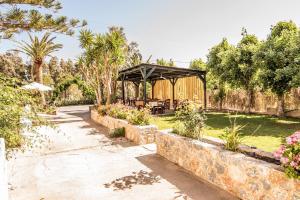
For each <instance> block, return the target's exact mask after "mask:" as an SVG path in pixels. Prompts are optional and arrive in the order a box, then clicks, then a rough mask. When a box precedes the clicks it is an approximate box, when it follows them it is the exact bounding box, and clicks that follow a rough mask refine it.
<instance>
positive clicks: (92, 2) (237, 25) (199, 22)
mask: <svg viewBox="0 0 300 200" xmlns="http://www.w3.org/2000/svg"><path fill="white" fill-rule="evenodd" d="M61 2H62V5H63V7H64V8H63V9H62V10H61V11H60V12H59V13H60V14H62V15H66V16H68V17H74V18H78V19H85V20H87V21H88V28H89V29H91V30H93V31H94V32H105V31H106V30H107V27H109V26H113V25H116V26H122V27H124V29H125V33H126V36H127V38H128V40H129V41H136V42H137V43H138V44H139V48H140V50H141V52H142V54H143V58H144V59H145V60H146V59H147V58H148V57H149V56H150V55H152V59H153V60H155V59H156V58H165V59H170V58H172V59H173V60H175V61H178V62H177V63H176V64H177V65H178V66H187V65H188V62H189V61H190V60H191V59H194V58H199V57H200V58H202V59H206V55H207V53H208V49H209V48H211V47H212V46H213V45H215V44H217V43H218V42H220V41H221V39H222V38H223V37H227V38H228V39H229V41H230V42H231V43H233V44H235V43H236V42H237V41H238V40H239V39H240V38H241V29H242V27H245V28H246V29H247V30H248V33H254V34H256V35H257V36H258V37H259V38H260V39H265V38H266V36H267V34H268V33H269V32H270V27H271V25H274V24H275V23H276V22H278V21H280V20H293V21H294V22H295V23H296V24H297V25H300V11H299V10H300V1H299V0H61ZM77 38H78V33H77V34H76V35H75V36H73V37H69V36H64V35H59V36H58V37H57V40H56V41H57V42H59V43H62V44H63V45H64V48H63V49H62V50H60V51H59V52H58V53H57V54H56V55H57V56H58V57H60V58H72V59H75V58H76V57H77V56H78V55H79V54H80V51H81V50H80V48H79V43H78V40H77ZM15 39H25V40H27V39H28V38H27V35H26V34H21V35H20V36H17V37H16V38H15ZM0 45H1V48H0V49H1V52H4V51H5V50H7V49H12V48H14V44H13V43H12V42H11V41H1V43H0Z"/></svg>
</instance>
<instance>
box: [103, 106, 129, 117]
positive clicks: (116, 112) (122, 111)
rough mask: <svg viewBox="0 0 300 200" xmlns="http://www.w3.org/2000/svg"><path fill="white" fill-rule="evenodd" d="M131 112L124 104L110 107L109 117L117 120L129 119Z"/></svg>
mask: <svg viewBox="0 0 300 200" xmlns="http://www.w3.org/2000/svg"><path fill="white" fill-rule="evenodd" d="M128 112H129V110H128V109H127V108H126V107H125V106H124V105H122V104H114V105H112V106H111V107H110V109H109V111H108V115H109V116H111V117H114V118H117V119H127V116H128Z"/></svg>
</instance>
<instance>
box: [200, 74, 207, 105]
mask: <svg viewBox="0 0 300 200" xmlns="http://www.w3.org/2000/svg"><path fill="white" fill-rule="evenodd" d="M199 78H200V80H201V81H202V83H203V96H204V97H203V98H204V99H203V104H204V110H206V109H207V96H206V72H205V73H204V74H203V75H201V74H200V75H199Z"/></svg>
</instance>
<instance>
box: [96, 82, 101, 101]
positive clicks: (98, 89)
mask: <svg viewBox="0 0 300 200" xmlns="http://www.w3.org/2000/svg"><path fill="white" fill-rule="evenodd" d="M96 99H97V104H98V105H99V106H100V105H101V104H102V94H101V88H100V85H99V86H98V87H97V90H96Z"/></svg>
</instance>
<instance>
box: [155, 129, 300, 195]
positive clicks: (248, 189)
mask: <svg viewBox="0 0 300 200" xmlns="http://www.w3.org/2000/svg"><path fill="white" fill-rule="evenodd" d="M156 144H157V153H158V154H159V155H161V156H163V157H165V158H167V159H168V160H170V161H172V162H174V163H176V164H178V165H179V166H181V167H183V168H185V169H186V170H188V171H190V172H191V173H193V174H195V175H196V176H198V177H200V178H202V179H204V180H207V181H208V182H210V183H212V184H214V185H216V186H218V187H220V188H222V189H224V190H226V191H228V192H231V193H232V194H234V195H236V196H238V197H239V198H242V199H249V200H256V199H278V200H279V199H280V200H285V199H293V200H296V199H300V182H299V181H298V180H294V179H290V178H288V177H287V176H286V175H285V174H284V173H283V172H282V171H281V170H280V167H279V165H275V164H273V163H268V162H265V161H262V160H259V159H255V158H252V157H249V156H247V155H245V154H242V153H237V152H231V151H227V150H224V149H223V148H222V147H221V146H219V145H216V144H210V143H207V142H204V141H198V140H193V139H190V138H186V137H182V136H179V135H175V134H172V133H170V132H167V131H165V132H164V131H158V132H157V133H156Z"/></svg>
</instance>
